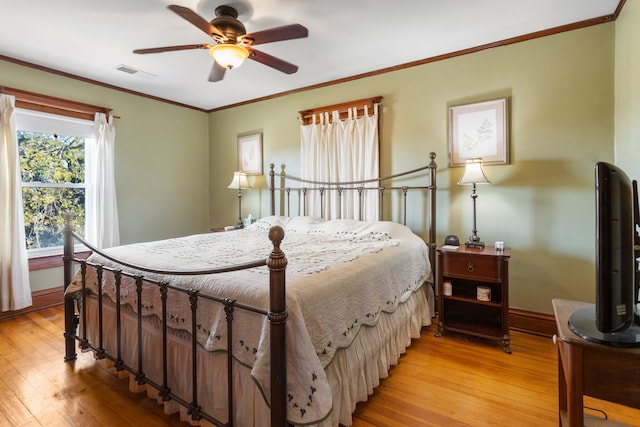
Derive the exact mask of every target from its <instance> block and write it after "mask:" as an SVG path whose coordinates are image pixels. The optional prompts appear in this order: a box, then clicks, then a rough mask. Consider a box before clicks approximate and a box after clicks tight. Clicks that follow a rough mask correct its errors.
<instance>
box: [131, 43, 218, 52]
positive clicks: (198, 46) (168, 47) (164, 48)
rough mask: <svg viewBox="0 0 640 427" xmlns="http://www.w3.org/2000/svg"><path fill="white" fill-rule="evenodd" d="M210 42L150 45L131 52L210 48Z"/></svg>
mask: <svg viewBox="0 0 640 427" xmlns="http://www.w3.org/2000/svg"><path fill="white" fill-rule="evenodd" d="M211 46H213V45H212V44H208V43H205V44H183V45H180V46H164V47H152V48H149V49H136V50H134V51H133V53H140V54H144V53H160V52H171V51H174V50H188V49H211Z"/></svg>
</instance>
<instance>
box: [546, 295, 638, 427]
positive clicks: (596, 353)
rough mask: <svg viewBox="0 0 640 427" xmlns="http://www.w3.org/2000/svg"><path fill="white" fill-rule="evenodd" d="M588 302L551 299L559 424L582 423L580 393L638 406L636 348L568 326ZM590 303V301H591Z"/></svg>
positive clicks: (576, 424) (574, 424) (574, 425)
mask: <svg viewBox="0 0 640 427" xmlns="http://www.w3.org/2000/svg"><path fill="white" fill-rule="evenodd" d="M588 305H590V304H588V303H584V302H578V301H568V300H561V299H554V300H553V311H554V313H555V317H556V326H557V329H558V335H557V336H556V337H554V339H555V341H556V344H557V345H558V409H559V424H560V425H561V426H562V425H563V419H566V424H565V425H568V426H569V427H577V426H580V427H582V426H583V425H584V412H583V398H582V397H583V395H587V396H592V397H595V398H597V399H602V400H607V401H610V402H615V403H619V404H621V405H625V406H630V407H633V408H638V409H640V348H638V347H636V348H620V347H612V346H608V345H604V344H597V343H593V342H590V341H586V340H584V339H582V338H580V337H579V336H577V335H576V334H575V333H574V332H573V331H572V330H571V329H570V328H569V324H568V319H569V316H571V314H572V313H573V312H574V311H576V310H578V309H580V308H583V307H586V306H588ZM591 305H593V304H591Z"/></svg>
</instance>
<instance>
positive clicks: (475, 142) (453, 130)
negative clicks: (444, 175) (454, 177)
mask: <svg viewBox="0 0 640 427" xmlns="http://www.w3.org/2000/svg"><path fill="white" fill-rule="evenodd" d="M507 110H508V99H507V98H498V99H492V100H488V101H482V102H475V103H470V104H462V105H454V106H450V107H449V167H456V166H464V165H465V163H466V161H467V160H469V159H472V158H476V157H480V158H482V163H483V164H485V165H506V164H509V132H508V111H507Z"/></svg>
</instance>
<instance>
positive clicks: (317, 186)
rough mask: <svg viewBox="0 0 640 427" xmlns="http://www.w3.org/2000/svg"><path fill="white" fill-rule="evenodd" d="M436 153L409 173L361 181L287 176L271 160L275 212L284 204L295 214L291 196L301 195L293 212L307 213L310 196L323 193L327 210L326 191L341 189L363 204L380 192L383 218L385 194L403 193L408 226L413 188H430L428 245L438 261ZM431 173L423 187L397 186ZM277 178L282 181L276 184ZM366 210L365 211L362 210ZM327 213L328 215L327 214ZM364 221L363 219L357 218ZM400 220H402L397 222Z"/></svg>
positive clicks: (284, 211)
mask: <svg viewBox="0 0 640 427" xmlns="http://www.w3.org/2000/svg"><path fill="white" fill-rule="evenodd" d="M435 158H436V153H434V152H431V153H429V161H428V163H427V165H426V166H422V167H420V168H417V169H412V170H408V171H405V172H401V173H397V174H393V175H389V176H385V177H380V178H373V179H368V180H361V181H348V182H324V181H312V180H307V179H302V178H299V177H296V176H292V175H287V174H285V173H284V171H283V172H276V171H275V170H274V164H273V163H271V165H270V170H269V191H270V196H271V203H270V204H271V215H276V206H279V207H280V211H281V212H280V213H279V214H280V215H284V216H291V215H292V212H291V211H292V202H291V195H292V194H295V195H297V197H296V200H297V201H298V203H297V206H294V212H293V215H300V216H306V215H307V205H308V197H309V195H310V194H311V193H313V192H317V193H319V198H320V205H321V211H322V212H324V209H323V206H324V205H323V203H324V200H325V199H324V198H325V196H326V194H328V193H331V192H337V193H338V197H339V199H340V200H341V198H342V195H343V194H344V193H345V192H354V193H355V194H357V196H356V197H357V198H358V200H359V202H360V204H362V200H363V197H364V194H365V193H366V192H367V191H377V192H378V193H379V195H380V197H379V198H378V200H379V202H378V213H379V217H380V219H384V217H383V213H384V206H383V202H384V197H383V195H384V194H386V193H389V192H392V193H393V192H399V193H400V194H401V200H402V202H401V203H402V221H401V222H402V223H403V224H405V225H406V222H407V194H408V193H409V192H410V191H422V192H424V191H427V192H428V198H427V200H428V209H427V210H426V212H425V215H426V220H427V222H426V223H427V224H428V226H427V227H428V232H427V235H428V242H427V244H428V246H429V258H430V259H431V260H435V248H436V243H435V242H436V189H437V186H436V170H437V167H438V166H437V164H436V162H435ZM424 171H428V173H427V181H428V182H427V183H426V184H425V185H419V186H406V185H394V182H397V181H399V180H400V179H402V178H409V177H412V176H413V177H417V176H420V174H421V173H422V174H424ZM276 177H278V178H279V179H278V182H277V185H276ZM276 195H277V196H278V197H279V199H278V200H277V201H278V204H276ZM296 210H297V212H295V211H296ZM360 212H362V210H360ZM323 216H324V215H323ZM356 219H360V220H362V218H356ZM397 222H400V221H397Z"/></svg>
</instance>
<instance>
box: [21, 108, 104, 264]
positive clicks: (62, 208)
mask: <svg viewBox="0 0 640 427" xmlns="http://www.w3.org/2000/svg"><path fill="white" fill-rule="evenodd" d="M16 118H17V120H16V127H17V130H18V150H19V155H20V169H21V173H22V197H23V209H24V223H25V237H26V243H27V251H28V254H29V257H30V258H33V257H40V256H47V255H54V254H60V253H62V244H63V241H62V234H61V231H62V228H63V227H64V225H65V219H64V214H65V212H71V213H72V214H73V225H74V228H75V229H76V230H78V231H79V232H80V233H81V234H83V233H84V230H85V223H86V221H85V220H86V209H85V206H86V204H85V200H86V197H87V191H90V190H89V189H88V188H87V187H86V185H85V175H86V174H87V172H88V171H87V170H86V165H87V164H89V163H90V162H85V160H86V158H87V155H90V153H89V151H90V149H89V150H87V148H89V147H90V146H91V143H92V142H93V137H94V136H93V122H91V121H87V120H81V119H75V118H71V117H66V116H59V115H54V114H47V113H42V112H37V111H31V110H22V109H18V111H17V117H16Z"/></svg>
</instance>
